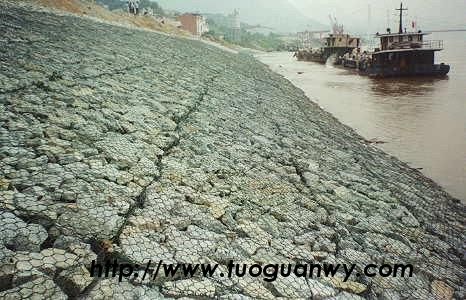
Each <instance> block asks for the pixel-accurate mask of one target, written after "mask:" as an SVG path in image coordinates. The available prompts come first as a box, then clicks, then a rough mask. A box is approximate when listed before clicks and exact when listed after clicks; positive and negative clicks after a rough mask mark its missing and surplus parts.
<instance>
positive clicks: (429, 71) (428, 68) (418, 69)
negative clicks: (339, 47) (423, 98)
mask: <svg viewBox="0 0 466 300" xmlns="http://www.w3.org/2000/svg"><path fill="white" fill-rule="evenodd" d="M359 71H360V72H361V73H362V74H364V75H368V76H369V77H399V76H445V75H447V74H448V72H450V66H449V65H445V64H440V65H414V66H411V67H410V68H405V69H400V68H396V67H380V66H368V67H367V68H364V69H363V68H360V70H359Z"/></svg>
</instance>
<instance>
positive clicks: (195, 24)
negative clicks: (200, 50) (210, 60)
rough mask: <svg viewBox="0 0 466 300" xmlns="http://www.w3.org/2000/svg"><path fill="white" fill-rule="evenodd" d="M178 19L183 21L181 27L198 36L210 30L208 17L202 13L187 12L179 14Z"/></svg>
mask: <svg viewBox="0 0 466 300" xmlns="http://www.w3.org/2000/svg"><path fill="white" fill-rule="evenodd" d="M178 21H180V22H181V28H183V29H184V30H187V31H189V32H191V33H192V34H193V35H194V36H197V37H200V36H201V35H202V34H203V33H205V32H208V31H209V26H208V25H207V20H206V18H204V17H203V16H202V15H200V14H193V13H185V14H182V15H180V16H178Z"/></svg>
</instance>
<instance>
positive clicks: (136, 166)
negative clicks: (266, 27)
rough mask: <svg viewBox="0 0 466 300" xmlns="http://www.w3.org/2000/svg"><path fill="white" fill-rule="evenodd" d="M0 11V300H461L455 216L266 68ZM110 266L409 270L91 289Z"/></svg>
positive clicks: (48, 15)
mask: <svg viewBox="0 0 466 300" xmlns="http://www.w3.org/2000/svg"><path fill="white" fill-rule="evenodd" d="M0 9H1V11H2V12H5V13H4V15H3V16H2V18H0V30H1V31H2V32H4V35H3V36H2V39H1V40H0V46H1V47H2V49H5V51H4V52H2V53H0V61H1V63H2V67H3V68H2V71H1V73H0V112H1V114H0V141H1V142H2V144H1V148H0V166H1V169H0V170H1V171H0V183H1V184H0V226H2V228H5V230H3V231H2V232H0V264H1V266H2V268H1V271H0V279H2V288H1V290H0V298H6V297H19V295H21V294H25V293H28V295H32V296H35V297H38V298H40V299H47V298H49V299H50V298H54V299H67V298H76V297H79V298H82V299H95V298H99V297H100V298H115V297H122V298H141V297H147V298H151V299H154V298H158V299H164V298H172V297H175V298H179V297H191V298H216V297H217V298H221V299H237V298H241V299H250V298H252V299H257V298H261V299H274V298H278V297H281V298H289V299H296V298H318V299H347V298H349V297H351V298H352V299H364V298H380V297H388V298H390V297H401V298H411V299H427V298H442V297H447V298H452V297H455V298H458V299H460V298H461V297H462V293H463V290H462V284H463V282H464V271H465V268H464V256H463V254H462V251H461V250H462V245H463V244H462V243H463V242H464V240H465V231H466V230H465V223H466V216H465V214H466V212H465V209H464V208H465V207H464V206H463V205H462V204H461V203H459V202H458V201H457V200H455V199H453V198H452V197H451V196H449V195H448V194H447V193H446V192H445V191H443V190H442V189H440V188H439V187H438V186H437V185H436V184H435V183H434V182H432V181H431V180H430V179H428V178H426V177H425V176H423V175H422V174H421V173H420V172H418V171H415V170H412V169H411V168H410V167H409V166H407V165H406V164H404V163H402V162H401V161H399V160H398V159H396V158H395V157H392V156H390V155H388V154H386V153H385V152H383V151H381V150H380V149H377V148H376V147H374V146H373V145H368V144H367V143H364V142H362V141H361V136H360V135H358V134H357V133H356V132H355V131H354V130H353V129H351V128H350V127H348V126H346V125H343V124H342V123H340V122H339V121H338V120H337V119H336V118H335V117H334V116H332V115H331V114H330V113H328V112H325V111H324V110H322V109H321V108H320V107H318V105H316V104H315V103H313V102H311V101H309V98H308V97H307V96H306V95H305V94H304V92H303V91H301V90H299V89H298V88H296V87H295V86H294V85H292V84H291V82H289V81H288V80H286V79H284V78H283V77H282V76H281V75H278V74H276V73H274V72H272V71H270V70H269V69H268V67H267V66H266V65H264V64H262V63H260V62H258V61H257V60H256V59H254V58H252V57H251V56H249V55H243V54H241V53H240V54H234V53H230V52H227V51H223V50H221V49H218V48H216V47H213V46H209V45H206V44H204V43H202V42H200V41H193V40H188V39H180V38H176V37H172V36H166V35H161V34H157V33H154V32H149V31H142V30H133V29H130V28H124V27H118V26H112V25H109V24H105V23H100V22H95V21H92V20H89V19H88V18H79V17H76V16H71V15H57V14H55V13H53V12H44V11H37V10H34V9H25V8H24V7H21V6H12V5H11V3H9V2H1V3H0ZM154 49H156V50H154ZM135 58H137V59H135ZM114 259H116V260H118V261H124V262H128V263H131V264H134V265H136V264H138V266H140V267H136V269H137V271H140V272H141V274H142V273H143V272H144V266H145V264H146V263H147V261H148V260H151V261H152V262H154V263H155V262H159V261H161V260H163V261H164V262H166V263H218V264H219V266H220V268H221V269H222V271H224V270H225V268H226V265H227V263H228V261H230V260H233V261H235V262H238V263H239V262H243V263H248V264H251V263H257V264H261V265H265V264H270V263H286V264H299V263H304V262H318V263H321V264H332V263H347V264H357V265H358V268H361V267H362V266H364V265H365V264H368V263H374V264H378V265H382V264H384V263H387V262H390V263H405V264H408V263H409V264H412V265H413V266H414V275H413V277H411V278H398V277H397V278H395V277H389V278H385V277H381V276H376V277H369V276H364V275H363V276H357V275H353V276H351V277H350V278H349V279H348V280H347V281H343V279H344V277H342V276H343V274H341V273H338V274H336V276H335V277H331V278H301V277H297V276H288V277H279V278H277V280H275V281H273V282H270V283H269V282H265V281H264V280H262V279H261V278H257V277H254V276H244V277H233V278H224V277H223V276H221V275H219V274H216V275H214V276H212V277H200V276H194V277H182V276H179V277H170V276H166V277H161V278H157V280H155V281H152V280H150V279H149V280H147V278H146V280H143V279H141V277H139V278H136V276H135V278H123V280H122V282H118V280H116V279H115V278H105V279H104V278H93V277H91V276H90V266H91V262H92V261H93V260H96V261H97V262H98V263H104V262H105V261H106V260H111V261H113V260H114Z"/></svg>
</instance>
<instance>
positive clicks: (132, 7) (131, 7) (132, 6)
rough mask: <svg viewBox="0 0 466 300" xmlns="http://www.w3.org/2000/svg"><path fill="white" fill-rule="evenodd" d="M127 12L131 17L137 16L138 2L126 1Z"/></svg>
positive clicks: (134, 0) (137, 0)
mask: <svg viewBox="0 0 466 300" xmlns="http://www.w3.org/2000/svg"><path fill="white" fill-rule="evenodd" d="M127 3H128V12H129V13H130V14H132V15H135V16H136V15H138V14H139V0H128V2H127Z"/></svg>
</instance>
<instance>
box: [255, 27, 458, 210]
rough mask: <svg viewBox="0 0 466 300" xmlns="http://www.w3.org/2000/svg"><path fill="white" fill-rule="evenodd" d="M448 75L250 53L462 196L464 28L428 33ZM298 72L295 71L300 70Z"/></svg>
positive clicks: (314, 99)
mask: <svg viewBox="0 0 466 300" xmlns="http://www.w3.org/2000/svg"><path fill="white" fill-rule="evenodd" d="M430 38H431V39H443V40H444V43H445V50H444V51H442V52H440V53H438V54H437V55H436V59H437V62H438V63H440V62H445V63H448V64H450V65H451V71H450V74H449V75H448V77H446V78H443V79H439V78H403V79H399V78H398V79H378V80H376V79H370V78H367V77H363V76H359V75H357V74H355V73H354V72H353V71H349V70H345V69H341V68H337V67H333V66H331V65H329V64H327V65H322V64H317V63H312V62H298V61H296V60H295V59H294V58H293V57H292V56H293V54H292V53H288V52H287V53H284V52H275V53H267V54H260V55H257V58H258V59H259V60H261V61H262V62H264V63H265V64H267V65H269V66H270V68H271V69H272V70H274V71H276V72H278V73H280V74H282V75H283V76H285V77H286V78H287V79H288V80H290V81H291V82H292V83H293V84H295V85H296V86H297V87H299V88H301V89H302V90H303V91H304V92H305V93H306V94H307V95H308V97H309V98H310V99H311V100H312V101H314V102H316V103H318V104H319V105H320V106H321V107H322V108H323V109H325V110H327V111H328V112H330V113H332V114H333V115H334V116H335V117H337V118H338V119H339V120H340V121H341V122H343V123H345V124H347V125H349V126H351V127H352V128H354V129H355V130H356V131H357V132H358V133H359V134H361V135H362V136H364V137H365V138H366V139H376V140H379V141H383V142H385V143H384V144H378V146H379V147H380V148H381V149H383V150H385V151H386V152H388V153H390V154H392V155H395V156H397V157H398V158H399V159H401V160H403V161H405V162H407V163H409V165H411V166H412V167H415V168H420V169H422V170H421V171H422V172H423V173H424V174H425V175H426V176H428V177H430V178H432V179H433V180H435V181H436V182H437V183H439V184H440V185H441V186H443V187H444V188H445V189H446V190H447V191H448V192H449V193H450V194H451V195H453V196H454V197H456V198H458V199H460V200H462V201H463V202H464V203H466V50H465V49H466V32H450V33H434V34H433V35H432V36H430ZM300 73H301V74H300Z"/></svg>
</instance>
